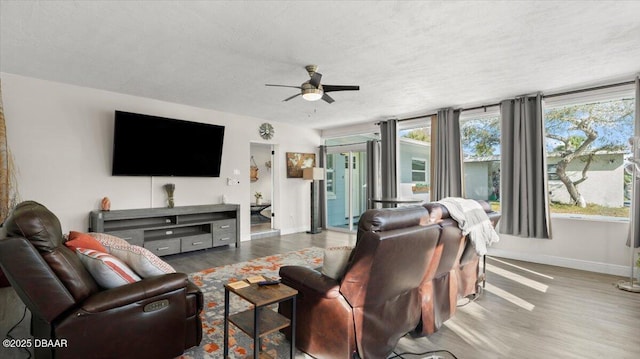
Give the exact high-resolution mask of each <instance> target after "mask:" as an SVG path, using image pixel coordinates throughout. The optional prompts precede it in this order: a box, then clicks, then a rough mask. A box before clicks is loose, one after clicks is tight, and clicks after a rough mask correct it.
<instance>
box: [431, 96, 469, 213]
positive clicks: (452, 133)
mask: <svg viewBox="0 0 640 359" xmlns="http://www.w3.org/2000/svg"><path fill="white" fill-rule="evenodd" d="M435 122H436V124H435V127H436V128H435V137H436V140H435V143H432V146H433V147H432V151H434V156H433V158H434V161H435V163H434V164H433V165H434V168H435V171H434V172H433V183H431V192H432V194H431V200H433V201H437V200H440V199H442V198H445V197H462V149H461V147H460V110H454V109H452V108H448V109H443V110H439V111H438V118H437V120H436V121H435Z"/></svg>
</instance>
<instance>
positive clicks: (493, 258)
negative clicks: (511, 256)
mask: <svg viewBox="0 0 640 359" xmlns="http://www.w3.org/2000/svg"><path fill="white" fill-rule="evenodd" d="M487 258H488V259H489V260H492V261H496V262H500V263H502V264H505V265H508V266H511V267H513V268H517V269H520V270H522V271H525V272H529V273H532V274H535V275H539V276H541V277H544V278H548V279H553V277H552V276H549V275H546V274H542V273H540V272H536V271H532V270H531V269H527V268H524V267H520V266H517V265H515V264H511V263H509V262H505V261H503V260H500V259H498V258H496V257H487Z"/></svg>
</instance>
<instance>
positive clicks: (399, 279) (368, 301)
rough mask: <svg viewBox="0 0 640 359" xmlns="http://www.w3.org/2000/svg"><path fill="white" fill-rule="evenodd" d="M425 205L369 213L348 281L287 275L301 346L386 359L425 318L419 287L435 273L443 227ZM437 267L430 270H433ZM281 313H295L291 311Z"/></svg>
mask: <svg viewBox="0 0 640 359" xmlns="http://www.w3.org/2000/svg"><path fill="white" fill-rule="evenodd" d="M427 216H428V212H427V211H426V210H425V209H424V208H423V207H421V206H413V207H400V208H392V209H379V210H369V211H367V212H365V213H364V214H363V215H362V217H361V219H360V223H359V230H358V239H357V242H356V246H355V249H354V252H353V254H352V258H351V260H350V262H349V264H348V266H347V269H346V272H345V274H344V276H343V278H341V280H334V279H332V278H329V277H326V276H324V275H322V274H321V273H320V272H318V271H316V270H313V269H309V268H306V267H298V266H285V267H282V268H281V269H280V277H281V278H282V282H283V283H284V284H287V285H289V286H291V287H293V288H295V289H297V290H298V291H299V295H298V301H297V326H296V344H297V347H298V348H299V349H300V350H302V351H304V352H306V353H308V354H310V355H312V356H313V357H316V358H344V359H351V358H352V357H353V354H354V353H356V352H357V354H358V355H359V356H360V357H361V358H386V357H387V356H388V354H390V353H391V351H392V350H393V348H394V347H395V346H396V344H397V342H398V340H399V339H400V338H401V337H402V336H403V335H405V334H406V333H408V332H410V331H412V330H413V329H414V328H415V327H416V326H417V325H418V322H419V321H420V317H421V302H422V299H421V295H420V284H421V282H422V281H423V277H424V276H426V275H428V273H433V272H434V269H433V268H432V267H433V265H434V264H433V261H434V260H435V261H437V259H434V253H435V248H436V245H437V243H438V238H439V237H440V231H441V228H440V226H438V225H424V224H425V223H426V217H427ZM430 268H431V269H430ZM279 311H280V312H281V313H283V314H284V315H290V313H291V306H290V304H288V303H282V304H280V307H279Z"/></svg>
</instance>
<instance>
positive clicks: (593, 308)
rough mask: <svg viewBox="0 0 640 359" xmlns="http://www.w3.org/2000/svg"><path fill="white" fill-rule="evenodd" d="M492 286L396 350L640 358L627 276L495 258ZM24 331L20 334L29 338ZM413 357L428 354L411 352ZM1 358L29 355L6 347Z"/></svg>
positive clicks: (638, 314)
mask: <svg viewBox="0 0 640 359" xmlns="http://www.w3.org/2000/svg"><path fill="white" fill-rule="evenodd" d="M354 242H355V236H354V235H350V234H346V233H339V232H331V231H325V232H322V233H320V234H316V235H309V234H306V233H297V234H291V235H285V236H279V237H272V238H264V239H256V240H253V241H250V242H242V244H241V247H240V248H239V249H236V248H234V247H229V248H219V249H210V250H206V251H199V252H194V253H187V254H180V255H174V256H169V257H164V259H166V260H167V262H169V263H170V264H171V265H172V266H174V267H175V268H176V269H177V270H178V271H183V272H187V273H191V272H195V271H200V270H203V269H206V268H211V267H217V266H221V265H226V264H233V263H237V262H243V261H247V260H250V259H253V258H259V257H264V256H268V255H272V254H277V253H284V252H288V251H293V250H298V249H302V248H307V247H311V246H315V247H330V246H338V245H349V244H351V245H352V244H353V243H354ZM487 277H488V281H487V286H486V290H485V291H484V293H483V295H482V296H481V297H480V298H479V299H478V300H477V301H475V302H473V303H470V304H468V305H466V306H464V307H460V308H458V311H457V313H456V315H455V316H454V318H452V319H450V320H449V321H447V322H446V323H445V326H444V327H443V328H442V329H441V330H440V331H438V332H437V333H435V334H433V335H431V336H429V337H425V338H411V337H409V336H406V337H404V338H402V339H401V340H400V343H399V344H398V346H397V348H396V352H398V353H401V352H406V351H409V352H424V351H428V350H438V349H445V350H448V351H450V352H452V353H454V354H455V355H456V356H457V357H458V358H460V359H462V358H466V359H476V358H478V359H480V358H481V359H484V358H487V359H494V358H517V359H519V358H525V359H528V358H562V359H565V358H594V359H595V358H607V359H608V358H616V359H618V358H622V359H627V358H628V359H632V358H634V359H636V358H640V345H639V342H638V335H639V333H640V294H636V293H629V292H624V291H621V290H618V289H616V288H615V286H614V283H615V282H617V281H619V280H623V278H620V277H615V276H610V275H604V274H597V273H591V272H584V271H579V270H573V269H566V268H561V267H555V266H548V265H542V264H534V263H528V262H520V261H515V260H507V259H500V258H488V259H487ZM0 304H1V306H0V335H1V336H2V337H3V338H4V335H5V333H6V331H7V330H8V328H9V327H11V326H12V325H13V324H14V323H16V322H17V321H18V320H19V319H20V316H21V315H22V310H23V308H24V306H23V305H22V304H21V303H20V301H19V299H17V298H16V297H15V293H13V291H12V290H11V289H10V288H4V289H0ZM26 332H27V328H26V327H25V326H21V327H20V328H18V331H17V334H16V335H14V336H15V337H25V336H24V335H26ZM404 357H405V358H419V357H424V356H412V355H406V356H404ZM0 358H3V359H4V358H11V359H13V358H26V355H25V354H24V352H20V351H17V350H7V349H6V348H0Z"/></svg>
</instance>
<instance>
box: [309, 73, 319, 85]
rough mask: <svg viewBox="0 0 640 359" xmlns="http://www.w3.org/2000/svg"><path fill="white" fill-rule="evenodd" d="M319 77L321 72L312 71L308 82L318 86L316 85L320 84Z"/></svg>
mask: <svg viewBox="0 0 640 359" xmlns="http://www.w3.org/2000/svg"><path fill="white" fill-rule="evenodd" d="M320 79H322V74H321V73H319V72H314V73H313V75H312V76H311V80H309V83H310V84H311V85H313V87H315V88H318V86H320Z"/></svg>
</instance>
